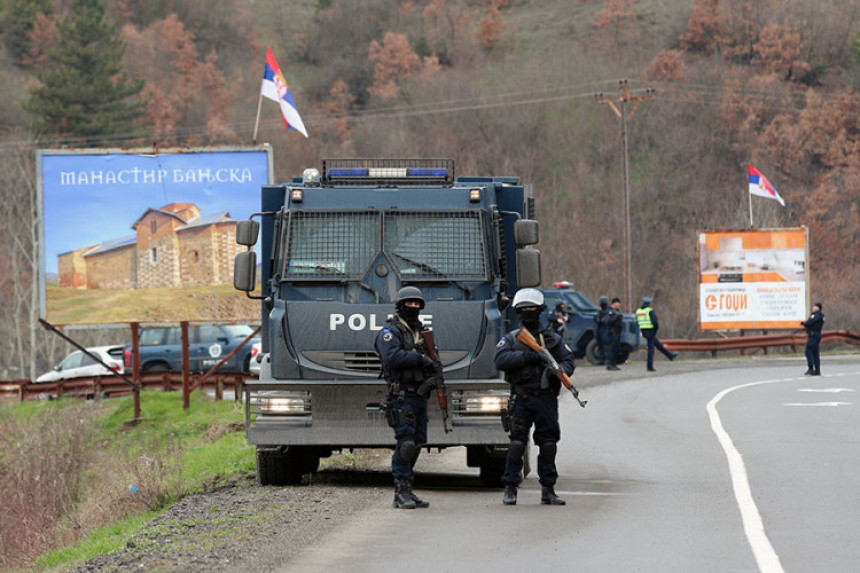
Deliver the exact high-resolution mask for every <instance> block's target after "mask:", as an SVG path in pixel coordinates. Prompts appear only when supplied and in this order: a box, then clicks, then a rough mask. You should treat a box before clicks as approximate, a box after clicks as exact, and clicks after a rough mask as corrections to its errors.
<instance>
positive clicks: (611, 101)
mask: <svg viewBox="0 0 860 573" xmlns="http://www.w3.org/2000/svg"><path fill="white" fill-rule="evenodd" d="M656 93H657V92H656V90H654V89H652V88H646V89H645V93H644V94H642V95H630V85H629V84H628V83H627V80H620V81H619V82H618V97H615V98H607V97H603V94H602V93H599V94H595V98H596V99H597V103H605V104H607V105H608V106H609V107H610V108H612V111H614V112H615V115H617V116H618V117H619V118H620V119H621V141H622V144H623V146H624V304H625V305H626V306H627V309H628V311H629V310H630V309H633V308H636V306H635V305H634V304H633V302H632V299H631V292H632V290H633V287H632V273H631V271H630V257H631V250H632V248H631V233H630V161H629V159H628V153H627V122H628V121H629V120H631V119H633V114H635V113H636V110H637V109H639V104H641V103H642V102H643V101H644V100H646V99H654V95H655V94H656ZM628 102H636V105H634V106H633V109H632V110H631V111H630V115H627V105H626V104H627V103H628ZM615 104H618V106H616V105H615ZM619 107H620V108H621V109H620V110H619V109H618V108H619Z"/></svg>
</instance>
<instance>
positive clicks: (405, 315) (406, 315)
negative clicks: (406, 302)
mask: <svg viewBox="0 0 860 573" xmlns="http://www.w3.org/2000/svg"><path fill="white" fill-rule="evenodd" d="M420 312H421V309H420V308H417V307H412V306H402V307H400V310H398V311H397V314H398V315H400V317H401V318H402V319H403V320H405V321H406V322H409V323H414V322H418V313H420Z"/></svg>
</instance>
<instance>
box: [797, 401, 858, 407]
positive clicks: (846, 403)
mask: <svg viewBox="0 0 860 573" xmlns="http://www.w3.org/2000/svg"><path fill="white" fill-rule="evenodd" d="M850 405H851V402H786V403H785V404H783V406H827V407H830V408H837V407H839V406H850Z"/></svg>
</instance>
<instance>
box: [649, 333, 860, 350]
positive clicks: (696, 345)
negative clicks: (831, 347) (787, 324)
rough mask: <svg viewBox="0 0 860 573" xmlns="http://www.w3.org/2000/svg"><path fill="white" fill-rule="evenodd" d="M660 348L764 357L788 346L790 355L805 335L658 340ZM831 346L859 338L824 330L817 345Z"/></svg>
mask: <svg viewBox="0 0 860 573" xmlns="http://www.w3.org/2000/svg"><path fill="white" fill-rule="evenodd" d="M660 342H662V343H663V345H664V346H665V347H666V348H668V349H669V350H671V351H672V352H710V353H711V356H716V355H717V352H721V351H725V350H740V351H741V354H744V353H745V352H746V351H747V350H754V351H756V352H757V351H758V350H762V351H763V352H764V353H765V354H767V350H768V348H771V347H774V346H789V347H791V351H792V352H797V349H798V347H800V348H803V347H804V346H805V345H806V333H804V332H785V333H781V334H760V335H757V336H733V337H731V338H697V339H693V340H688V339H684V338H673V339H668V340H661V341H660ZM834 342H847V343H848V344H854V345H860V334H858V333H856V332H852V331H850V330H826V331H824V332H822V333H821V343H822V344H831V343H834Z"/></svg>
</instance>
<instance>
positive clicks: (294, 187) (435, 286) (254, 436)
mask: <svg viewBox="0 0 860 573" xmlns="http://www.w3.org/2000/svg"><path fill="white" fill-rule="evenodd" d="M533 216H534V199H533V198H532V196H531V188H530V187H528V186H525V185H523V184H522V183H521V182H520V180H519V179H518V178H517V177H459V178H458V177H455V174H454V161H453V160H450V159H434V160H426V159H424V160H418V159H373V160H371V159H326V160H323V161H322V169H321V170H317V169H308V170H305V172H304V174H303V176H302V177H301V178H297V179H295V180H293V182H292V183H286V184H282V185H275V186H266V187H264V188H263V190H262V212H260V213H255V214H254V215H252V217H251V220H248V221H241V222H239V224H238V227H237V239H236V240H237V242H238V243H239V244H241V245H247V246H249V247H250V246H252V245H254V244H255V242H256V240H257V234H258V230H259V228H260V223H261V224H262V233H261V237H262V242H261V245H260V249H261V253H260V256H261V259H262V261H261V266H260V269H259V272H260V274H261V282H262V285H261V286H262V289H261V290H262V296H261V297H260V298H262V309H263V310H262V325H263V329H262V344H263V349H262V354H261V356H262V362H261V365H260V366H261V368H260V377H259V380H252V381H250V382H248V384H247V385H246V389H245V404H246V416H245V419H246V420H245V421H246V427H247V437H248V441H249V443H251V444H255V445H256V449H257V474H258V480H259V482H260V483H261V484H264V485H265V484H273V485H275V484H295V483H299V482H300V481H301V478H302V476H303V475H304V474H306V473H309V472H313V471H315V470H316V469H317V468H318V466H319V461H320V458H321V457H326V456H329V455H331V453H332V452H334V451H343V450H349V449H352V448H391V447H393V446H394V438H393V433H392V430H391V428H389V426H388V424H387V422H386V418H385V415H384V412H383V411H382V410H381V404H382V403H384V401H385V392H386V383H385V381H384V380H383V379H382V378H381V377H380V370H381V365H380V360H379V358H378V357H377V355H376V354H375V351H374V346H373V342H374V339H375V336H376V334H377V332H378V331H379V330H380V329H381V328H382V326H383V324H384V323H385V320H386V318H387V317H388V316H389V315H391V314H392V313H393V312H394V298H395V296H396V294H397V291H398V290H400V288H401V287H403V286H405V285H413V286H416V287H419V288H420V289H421V291H422V293H423V295H424V299H425V300H426V307H425V308H424V310H423V314H422V315H421V317H420V318H421V320H422V321H423V322H424V324H425V326H427V327H430V328H432V329H433V331H434V334H435V340H436V345H437V348H438V350H439V358H440V360H441V362H442V364H443V367H444V376H445V380H446V382H447V387H448V398H449V410H450V422H451V426H452V430H453V431H451V432H450V433H446V432H445V431H444V429H443V420H442V412H441V410H440V408H439V407H437V405H436V404H435V400H434V399H433V398H431V403H430V405H429V426H428V443H427V447H428V448H440V449H441V448H447V447H451V446H465V447H466V452H467V463H468V465H469V466H470V467H479V468H480V471H481V477H482V478H483V480H484V481H485V482H486V483H488V484H495V483H498V480H499V477H500V476H501V473H502V471H503V470H504V455H505V453H506V448H507V445H508V438H507V436H506V435H505V433H504V431H503V429H502V425H501V423H500V417H499V414H500V408H501V407H502V406H503V405H504V404H505V401H506V399H507V396H508V386H507V384H505V383H504V381H503V380H502V378H501V377H500V375H499V372H498V371H497V370H496V369H495V367H494V365H493V355H494V351H495V346H496V343H497V342H498V341H499V340H500V339H501V337H502V335H503V334H504V333H505V332H507V331H508V330H510V329H512V328H515V326H516V321H515V315H514V314H513V309H512V308H510V304H509V303H510V300H511V299H512V298H513V295H514V293H515V291H516V290H517V289H518V288H521V287H534V286H537V285H538V284H539V282H540V253H539V252H538V251H537V250H536V249H534V248H532V247H531V245H534V244H536V243H537V242H538V224H537V221H535V220H533ZM258 218H259V219H260V223H258V221H257V219H258ZM256 257H257V255H256V252H254V251H253V250H248V251H247V252H243V253H240V254H239V255H238V256H237V257H236V265H235V276H234V286H235V287H236V288H237V289H239V290H244V291H246V292H248V293H250V292H253V291H254V290H255V277H256V274H257V272H258V268H257V263H256ZM248 296H251V295H250V294H249V295H248Z"/></svg>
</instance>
